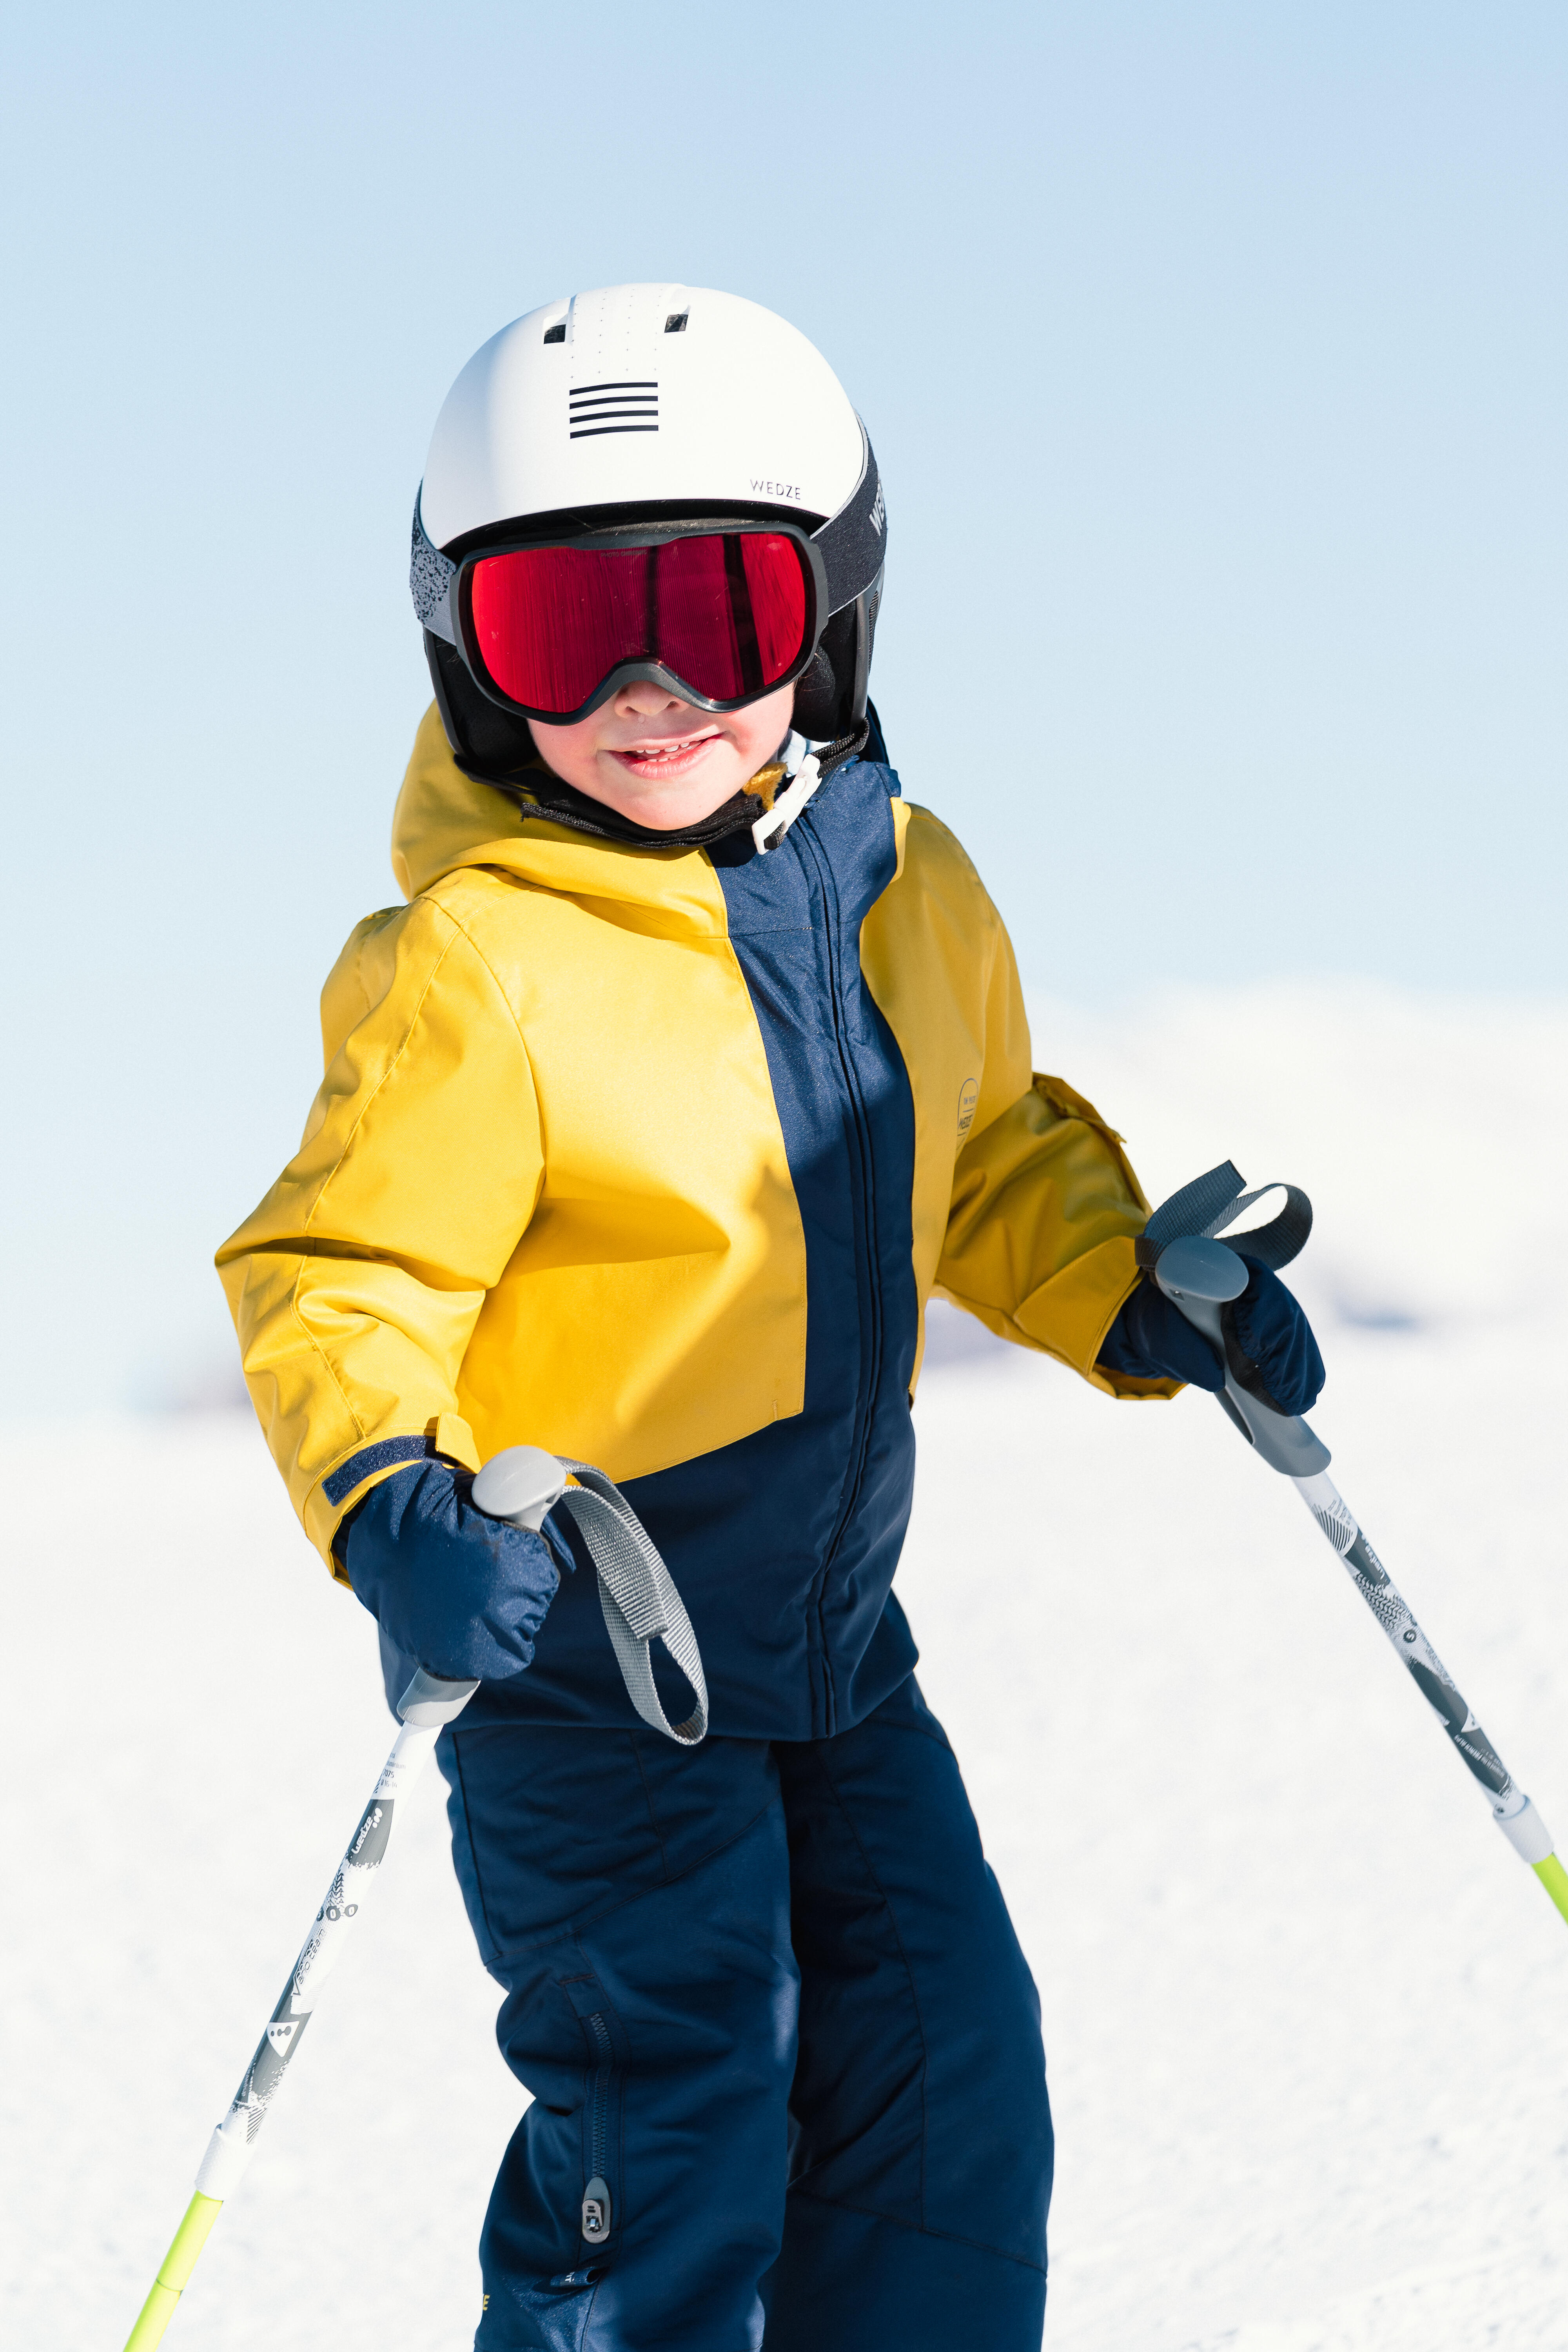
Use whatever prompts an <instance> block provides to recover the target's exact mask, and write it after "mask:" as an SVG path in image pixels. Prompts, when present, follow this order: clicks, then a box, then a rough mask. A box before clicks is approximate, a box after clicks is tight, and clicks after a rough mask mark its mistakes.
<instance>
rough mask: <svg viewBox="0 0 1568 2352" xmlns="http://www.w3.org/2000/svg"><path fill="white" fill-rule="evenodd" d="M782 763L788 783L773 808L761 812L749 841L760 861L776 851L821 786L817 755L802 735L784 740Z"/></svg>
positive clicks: (820, 772) (789, 736)
mask: <svg viewBox="0 0 1568 2352" xmlns="http://www.w3.org/2000/svg"><path fill="white" fill-rule="evenodd" d="M784 769H785V772H786V773H787V774H788V776H789V782H788V783H787V784H786V785H785V786H784V790H783V792H782V793H779V794H778V796H777V798H776V799H775V800H774V802H773V806H772V808H771V809H764V810H763V814H762V815H761V816H760V817H759V818H758V819H757V821H756V823H755V824H754V825H752V840H753V841H754V842H755V843H756V845H757V856H759V857H765V856H767V854H768V852H769V850H770V849H776V848H777V847H778V845H779V844H780V842H781V841H782V840H783V839H784V835H785V834H786V833H787V832H788V831H789V829H790V827H791V825H792V824H794V823H795V819H796V817H797V816H798V815H799V814H800V813H801V811H802V809H803V808H804V807H805V804H806V803H807V801H808V800H809V799H810V798H811V796H812V794H813V793H814V792H815V791H816V788H817V786H818V784H819V783H820V782H822V770H821V768H820V767H819V766H818V765H817V758H816V752H815V751H812V749H811V748H810V746H809V744H808V743H807V741H806V739H805V736H804V735H796V734H795V733H794V732H793V730H792V732H791V733H790V734H789V735H787V736H786V737H785V738H784Z"/></svg>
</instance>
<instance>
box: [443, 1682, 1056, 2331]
mask: <svg viewBox="0 0 1568 2352" xmlns="http://www.w3.org/2000/svg"><path fill="white" fill-rule="evenodd" d="M437 1757H438V1759H439V1762H440V1765H441V1769H442V1770H443V1772H444V1773H445V1775H446V1778H447V1786H448V1790H449V1792H450V1795H449V1805H448V1810H449V1813H450V1817H451V1823H452V1835H453V1847H454V1853H455V1855H456V1860H457V1865H458V1877H459V1879H460V1880H461V1882H462V1887H463V1894H464V1897H465V1899H466V1901H467V1904H468V1916H469V1917H470V1919H471V1920H472V1922H473V1927H474V1932H475V1934H476V1936H477V1937H478V1938H479V1948H480V1950H481V1953H482V1954H483V1957H484V1960H485V1963H486V1966H487V1967H488V1968H489V1970H490V1972H491V1974H492V1975H493V1976H495V1977H496V1978H497V1979H499V1980H500V1983H501V1984H502V1985H503V1986H504V1987H505V1990H506V1999H505V2000H504V2001H503V2003H502V2005H501V2010H500V2019H499V2022H498V2028H497V2030H498V2033H499V2036H500V2044H501V2048H502V2050H503V2052H504V2053H505V2055H506V2058H507V2061H508V2063H509V2064H510V2066H511V2068H512V2070H513V2072H514V2073H515V2074H517V2076H518V2078H519V2080H520V2081H521V2082H522V2083H523V2084H526V2086H527V2087H528V2089H529V2090H530V2091H531V2092H532V2094H533V2104H532V2105H531V2106H530V2107H529V2108H528V2110H527V2111H526V2113H525V2114H524V2116H523V2117H522V2120H521V2123H520V2125H519V2126H518V2128H517V2131H516V2133H515V2135H514V2136H513V2138H512V2140H511V2144H510V2147H508V2149H507V2152H506V2158H505V2160H504V2162H503V2163H502V2166H501V2169H500V2177H499V2178H498V2179H497V2181H496V2186H495V2190H494V2194H493V2196H492V2198H491V2200H490V2207H489V2214H488V2216H487V2218H486V2221H485V2226H484V2234H483V2238H482V2241H481V2244H480V2263H481V2268H482V2271H483V2276H484V2291H485V2306H484V2316H483V2318H482V2320H481V2321H480V2324H479V2334H478V2336H477V2338H476V2347H477V2352H521V2347H530V2352H534V2347H538V2352H752V2347H758V2346H760V2345H763V2342H764V2339H765V2343H766V2347H767V2352H955V2347H961V2346H962V2347H971V2346H973V2347H984V2352H1038V2347H1039V2343H1040V2334H1041V2327H1042V2324H1043V2319H1044V2311H1045V2295H1046V2208H1047V2202H1048V2200H1049V2197H1050V2184H1051V2158H1052V2142H1051V2122H1050V2111H1049V2107H1048V2105H1047V2097H1046V2077H1045V2058H1044V2053H1043V2052H1042V2049H1041V2044H1040V2026H1039V2003H1038V2000H1037V1997H1036V1993H1035V1988H1034V1984H1033V1981H1032V1979H1031V1978H1030V1975H1029V1971H1028V1968H1027V1966H1026V1962H1025V1959H1024V1956H1023V1954H1022V1952H1021V1951H1020V1950H1019V1948H1018V1943H1017V1939H1016V1937H1015V1935H1014V1933H1013V1928H1012V1925H1011V1923H1010V1921H1009V1920H1008V1917H1007V1913H1006V1910H1005V1906H1004V1904H1003V1901H1002V1896H1001V1893H1000V1890H999V1889H998V1887H997V1885H996V1882H995V1880H994V1877H993V1876H992V1874H991V1872H990V1870H989V1869H988V1867H987V1866H986V1864H985V1861H984V1857H983V1855H982V1853H981V1850H980V1838H979V1833H978V1832H977V1830H976V1828H975V1825H974V1819H973V1814H972V1813H971V1811H970V1809H969V1801H968V1799H967V1797H966V1796H965V1794H964V1790H963V1781H962V1780H960V1778H959V1772H958V1766H957V1764H956V1762H955V1760H954V1759H953V1755H952V1749H951V1748H949V1746H948V1744H947V1740H946V1738H945V1737H944V1735H943V1733H942V1727H941V1725H940V1724H939V1723H938V1722H937V1720H936V1718H935V1717H934V1716H932V1715H931V1712H930V1710H929V1709H928V1708H927V1706H925V1703H924V1701H923V1700H922V1699H921V1696H920V1693H919V1691H918V1689H917V1688H916V1685H915V1684H914V1682H913V1681H912V1679H911V1680H910V1681H909V1682H906V1683H905V1684H904V1685H902V1686H901V1687H900V1689H899V1690H897V1691H895V1692H894V1693H893V1695H892V1696H891V1697H890V1698H889V1699H887V1700H886V1701H885V1702H884V1703H883V1705H882V1706H879V1708H878V1709H877V1710H876V1712H875V1713H874V1714H873V1715H871V1716H869V1717H868V1718H867V1719H866V1721H865V1722H863V1723H861V1724H859V1725H858V1726H857V1727H856V1728H855V1729H854V1730H852V1731H846V1732H841V1733H839V1734H838V1735H837V1737H836V1738H831V1739H821V1740H813V1741H802V1742H798V1743H797V1742H787V1743H785V1742H775V1743H769V1742H767V1741H763V1740H757V1741H752V1740H743V1739H726V1738H710V1739H708V1740H707V1741H705V1742H704V1743H703V1744H702V1745H701V1746H700V1747H699V1748H691V1749H683V1748H677V1747H675V1746H673V1745H672V1744H671V1743H670V1742H669V1741H668V1740H667V1739H663V1738H660V1737H659V1736H658V1734H657V1733H654V1732H644V1731H625V1732H622V1731H593V1730H576V1729H567V1728H561V1727H555V1726H530V1725H526V1724H522V1725H515V1726H514V1725H500V1726H495V1727H489V1726H482V1725H481V1726H478V1727H474V1728H472V1729H470V1730H467V1731H465V1730H464V1729H463V1728H462V1727H461V1725H460V1724H459V1725H458V1727H455V1728H454V1729H452V1730H449V1731H447V1732H444V1733H443V1734H442V1737H441V1741H440V1745H439V1748H438V1749H437ZM594 2179H602V2180H603V2181H604V2183H605V2186H606V2188H607V2189H608V2192H609V2203H610V2214H609V2232H608V2235H607V2237H605V2240H604V2242H602V2244H600V2245H598V2246H593V2245H590V2244H589V2243H588V2242H585V2241H584V2237H583V2235H582V2206H583V2198H584V2189H586V2187H587V2185H588V2183H589V2182H590V2181H591V2180H594Z"/></svg>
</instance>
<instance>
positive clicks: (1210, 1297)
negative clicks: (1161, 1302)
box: [1154, 1234, 1333, 1478]
mask: <svg viewBox="0 0 1568 2352" xmlns="http://www.w3.org/2000/svg"><path fill="white" fill-rule="evenodd" d="M1244 1238H1245V1237H1244ZM1154 1279H1155V1281H1156V1282H1157V1283H1158V1284H1159V1286H1160V1287H1161V1289H1162V1290H1163V1292H1164V1294H1165V1296H1166V1297H1167V1298H1169V1299H1170V1300H1171V1301H1172V1302H1173V1304H1174V1305H1175V1306H1176V1307H1180V1309H1181V1311H1182V1313H1183V1314H1184V1316H1185V1317H1186V1318H1187V1320H1188V1322H1189V1323H1191V1324H1192V1325H1193V1326H1194V1328H1195V1329H1197V1330H1199V1331H1201V1332H1202V1333H1203V1335H1204V1337H1205V1339H1208V1340H1210V1341H1212V1343H1213V1345H1214V1346H1215V1348H1216V1349H1218V1350H1219V1359H1220V1361H1221V1363H1222V1364H1226V1374H1225V1387H1224V1389H1223V1390H1222V1391H1221V1392H1220V1399H1219V1401H1220V1403H1221V1404H1222V1405H1223V1406H1224V1407H1225V1410H1226V1412H1227V1413H1228V1414H1229V1415H1230V1418H1231V1420H1232V1421H1233V1422H1234V1423H1236V1425H1237V1428H1238V1429H1239V1430H1240V1432H1241V1433H1242V1435H1243V1436H1244V1437H1245V1438H1246V1439H1247V1444H1249V1445H1251V1446H1252V1447H1253V1448H1254V1449H1255V1450H1256V1451H1257V1452H1258V1454H1260V1455H1261V1456H1262V1458H1263V1460H1264V1461H1265V1462H1267V1463H1268V1466H1269V1468H1270V1469H1271V1470H1278V1471H1279V1472H1281V1473H1282V1474H1283V1475H1284V1476H1285V1477H1287V1478H1310V1477H1313V1476H1315V1475H1316V1474H1317V1473H1318V1472H1319V1471H1320V1470H1326V1469H1327V1468H1328V1466H1329V1464H1330V1462H1331V1460H1332V1458H1333V1457H1332V1455H1331V1454H1330V1452H1329V1449H1328V1447H1327V1446H1326V1445H1325V1444H1323V1441H1322V1439H1321V1437H1319V1436H1318V1435H1316V1433H1314V1432H1313V1431H1312V1430H1311V1429H1310V1428H1309V1427H1308V1425H1307V1423H1305V1422H1304V1421H1303V1420H1302V1419H1301V1417H1300V1414H1299V1413H1283V1412H1270V1410H1269V1408H1268V1406H1267V1405H1266V1404H1260V1403H1259V1402H1258V1399H1257V1398H1256V1397H1255V1396H1248V1394H1247V1391H1246V1390H1245V1389H1244V1388H1240V1387H1238V1386H1237V1382H1236V1381H1234V1380H1233V1379H1232V1378H1231V1374H1230V1367H1229V1365H1228V1364H1227V1363H1226V1347H1225V1327H1224V1325H1223V1323H1222V1321H1221V1319H1220V1309H1221V1308H1222V1307H1224V1306H1225V1305H1226V1302H1227V1301H1228V1300H1230V1299H1232V1298H1239V1297H1240V1296H1241V1294H1242V1292H1243V1291H1244V1290H1245V1289H1246V1288H1247V1268H1246V1266H1245V1265H1243V1264H1242V1262H1241V1260H1240V1258H1239V1257H1238V1256H1237V1254H1236V1251H1235V1250H1234V1249H1227V1248H1226V1245H1225V1244H1224V1243H1223V1242H1211V1241H1205V1240H1204V1239H1203V1238H1202V1236H1201V1235H1198V1234H1189V1235H1185V1236H1184V1237H1183V1238H1182V1239H1181V1240H1179V1241H1173V1242H1167V1243H1166V1244H1165V1246H1164V1248H1163V1250H1162V1251H1161V1252H1160V1257H1159V1263H1158V1264H1157V1265H1156V1266H1155V1268H1154Z"/></svg>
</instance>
